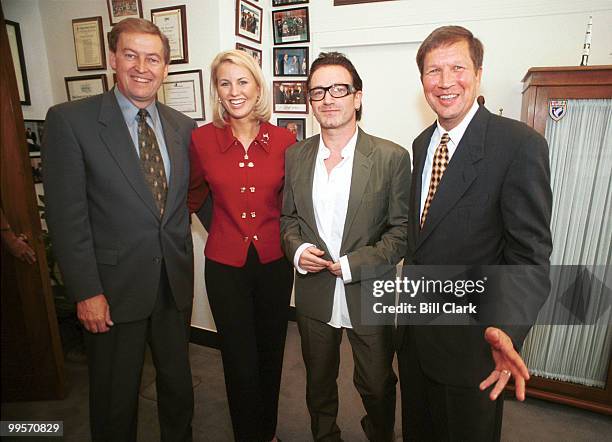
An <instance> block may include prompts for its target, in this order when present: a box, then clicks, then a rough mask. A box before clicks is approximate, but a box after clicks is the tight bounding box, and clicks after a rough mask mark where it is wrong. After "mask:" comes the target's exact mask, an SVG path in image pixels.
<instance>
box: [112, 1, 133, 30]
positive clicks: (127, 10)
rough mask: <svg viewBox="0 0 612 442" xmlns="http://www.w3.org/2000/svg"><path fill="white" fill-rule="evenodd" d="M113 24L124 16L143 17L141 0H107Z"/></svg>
mask: <svg viewBox="0 0 612 442" xmlns="http://www.w3.org/2000/svg"><path fill="white" fill-rule="evenodd" d="M106 6H108V17H109V19H110V24H111V26H113V25H116V24H117V23H119V22H120V21H121V20H123V19H124V18H142V1H141V0H106Z"/></svg>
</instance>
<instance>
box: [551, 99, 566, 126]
mask: <svg viewBox="0 0 612 442" xmlns="http://www.w3.org/2000/svg"><path fill="white" fill-rule="evenodd" d="M566 112H567V100H550V101H549V102H548V115H550V118H552V119H553V120H554V121H559V120H560V119H561V118H563V117H564V116H565V113H566Z"/></svg>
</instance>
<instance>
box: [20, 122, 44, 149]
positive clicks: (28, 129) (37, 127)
mask: <svg viewBox="0 0 612 442" xmlns="http://www.w3.org/2000/svg"><path fill="white" fill-rule="evenodd" d="M23 124H24V126H25V137H26V144H27V146H26V147H27V148H28V153H29V155H30V157H39V156H40V143H41V142H42V137H43V131H44V129H45V121H44V120H23Z"/></svg>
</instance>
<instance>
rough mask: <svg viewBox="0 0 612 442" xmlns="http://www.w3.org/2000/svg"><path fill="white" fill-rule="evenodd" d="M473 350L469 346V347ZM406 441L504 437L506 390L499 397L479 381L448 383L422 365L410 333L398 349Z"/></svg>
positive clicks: (489, 440) (482, 441)
mask: <svg viewBox="0 0 612 442" xmlns="http://www.w3.org/2000/svg"><path fill="white" fill-rule="evenodd" d="M466 351H469V349H466ZM398 362H399V373H400V386H401V394H402V434H403V440H404V442H411V441H414V442H423V441H425V442H427V441H432V442H434V441H435V442H445V441H457V442H470V441H474V442H493V441H499V440H500V437H501V426H502V418H503V405H504V399H503V394H502V395H500V396H499V397H498V399H497V400H496V401H491V400H490V399H489V391H490V390H487V391H480V389H479V388H478V385H474V386H473V387H460V386H453V385H445V384H441V383H438V382H436V381H434V380H433V379H431V378H429V377H428V376H427V375H426V374H425V373H424V372H423V370H422V369H421V365H420V364H419V361H418V356H417V351H416V345H415V343H414V342H412V339H411V337H407V338H406V339H405V341H404V346H403V348H402V349H401V351H400V352H399V353H398Z"/></svg>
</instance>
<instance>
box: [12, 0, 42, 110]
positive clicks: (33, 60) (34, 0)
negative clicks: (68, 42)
mask: <svg viewBox="0 0 612 442" xmlns="http://www.w3.org/2000/svg"><path fill="white" fill-rule="evenodd" d="M38 2H39V1H38V0H2V10H3V11H4V18H5V19H6V20H11V21H15V22H17V23H19V28H20V29H21V40H22V43H23V53H24V58H25V65H26V71H27V75H28V85H29V88H30V102H31V103H32V104H31V105H29V106H22V107H21V110H22V112H23V118H24V119H26V120H44V119H45V115H46V114H47V109H48V108H49V106H51V105H53V104H54V100H53V95H52V92H51V79H50V76H49V62H48V58H47V44H46V40H45V37H44V34H43V28H42V21H41V15H40V11H39V8H38Z"/></svg>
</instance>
